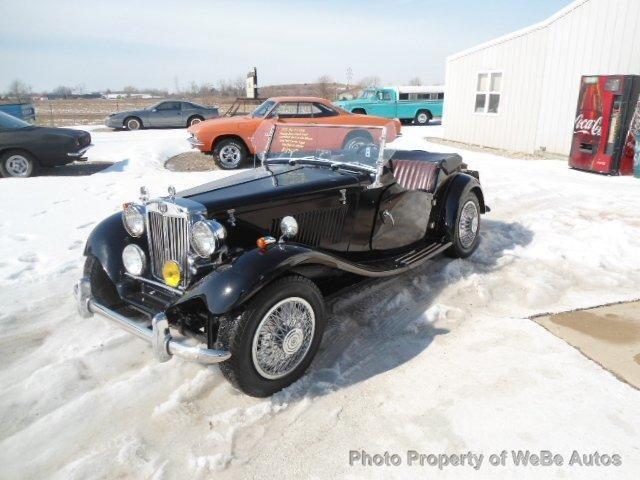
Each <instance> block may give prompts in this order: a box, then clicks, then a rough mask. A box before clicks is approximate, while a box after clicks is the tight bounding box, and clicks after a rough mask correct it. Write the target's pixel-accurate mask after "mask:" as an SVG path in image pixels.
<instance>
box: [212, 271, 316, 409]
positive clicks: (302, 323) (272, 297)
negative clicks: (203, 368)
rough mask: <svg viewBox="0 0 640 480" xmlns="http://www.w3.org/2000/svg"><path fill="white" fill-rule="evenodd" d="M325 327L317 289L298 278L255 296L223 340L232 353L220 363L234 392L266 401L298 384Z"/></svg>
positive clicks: (229, 325)
mask: <svg viewBox="0 0 640 480" xmlns="http://www.w3.org/2000/svg"><path fill="white" fill-rule="evenodd" d="M324 327H325V313H324V301H323V299H322V294H321V293H320V290H318V287H317V286H316V285H315V284H314V283H313V282H312V281H310V280H309V279H307V278H305V277H301V276H299V275H292V276H288V277H284V278H282V279H280V280H277V281H275V282H274V283H272V284H271V285H269V286H267V287H266V288H265V289H264V290H263V291H262V292H260V293H259V294H258V295H256V296H255V297H254V298H253V299H252V300H250V301H249V303H248V304H247V306H246V309H245V310H244V311H243V312H242V313H241V314H240V315H239V316H238V317H236V318H235V319H234V320H229V322H228V323H225V324H223V325H221V327H220V332H219V335H218V337H219V339H220V341H221V342H222V344H223V345H224V346H225V347H226V348H229V350H230V351H231V358H230V359H229V360H227V361H226V362H224V363H221V364H220V369H221V370H222V373H223V375H224V376H225V377H226V378H227V380H229V381H230V382H231V383H232V384H233V385H234V386H235V387H236V388H238V389H240V390H242V391H243V392H244V393H246V394H248V395H251V396H254V397H267V396H269V395H272V394H274V393H276V392H277V391H279V390H282V389H283V388H285V387H287V386H289V385H291V384H292V383H293V382H295V381H296V380H298V379H299V378H300V377H301V376H302V375H303V374H304V372H305V371H306V369H307V368H308V367H309V365H310V364H311V361H312V360H313V357H314V356H315V354H316V352H317V351H318V347H319V346H320V342H321V340H322V334H323V332H324Z"/></svg>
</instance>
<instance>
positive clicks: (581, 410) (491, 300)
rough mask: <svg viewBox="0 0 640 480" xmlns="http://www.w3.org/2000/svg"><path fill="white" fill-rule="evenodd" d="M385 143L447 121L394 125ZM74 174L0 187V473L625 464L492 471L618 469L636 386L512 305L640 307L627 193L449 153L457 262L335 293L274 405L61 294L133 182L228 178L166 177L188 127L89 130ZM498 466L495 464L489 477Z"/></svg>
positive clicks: (622, 183) (391, 471) (635, 194)
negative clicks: (477, 462) (467, 253)
mask: <svg viewBox="0 0 640 480" xmlns="http://www.w3.org/2000/svg"><path fill="white" fill-rule="evenodd" d="M404 132H405V134H404V136H403V137H402V138H401V139H399V140H398V141H396V142H395V145H393V146H394V147H398V148H425V149H430V150H435V151H438V150H440V151H453V150H452V149H450V148H447V147H443V146H441V145H434V144H429V143H427V142H425V141H424V140H423V138H424V137H425V136H427V135H428V136H437V135H438V134H439V132H440V127H438V126H434V127H426V128H423V127H406V128H405V129H404ZM93 136H94V143H95V147H94V148H93V149H92V150H90V161H111V162H115V163H114V166H113V167H110V168H109V169H107V170H105V171H103V172H100V173H97V174H94V175H91V176H85V177H60V176H49V177H36V178H32V179H27V180H13V179H3V180H1V181H0V185H1V186H0V227H1V228H0V251H2V252H3V255H2V257H1V259H0V288H1V290H0V292H1V293H0V295H1V297H0V299H1V300H2V305H3V308H2V310H1V311H0V349H1V351H2V354H3V366H2V368H1V369H0V384H1V385H2V386H3V388H2V390H1V391H0V424H1V425H2V429H0V461H1V464H2V475H0V476H2V477H3V478H43V477H46V478H64V479H73V478H88V477H91V478H94V477H110V478H111V477H118V476H122V477H128V478H145V477H147V478H183V477H185V476H190V477H193V478H206V477H209V476H215V475H220V474H224V475H225V476H229V477H231V476H238V477H244V478H251V477H259V476H269V477H279V478H280V477H282V478H303V477H306V476H307V475H308V474H314V475H315V476H318V477H323V478H335V477H336V476H340V475H353V476H356V477H367V478H368V477H372V476H373V477H378V478H381V477H388V476H406V475H413V476H418V475H420V476H424V475H427V476H435V475H438V476H444V477H448V478H459V477H461V476H464V477H466V476H468V475H470V472H471V471H472V468H471V467H453V466H450V467H448V468H444V469H443V470H442V471H440V470H438V469H437V467H435V468H434V467H429V466H426V467H407V466H406V465H405V462H403V465H402V466H400V467H363V466H361V465H360V464H358V465H354V466H350V465H349V460H348V459H349V451H350V450H363V449H364V450H366V451H367V452H369V453H371V454H375V453H382V454H384V452H385V451H388V452H390V453H398V454H401V455H402V456H403V457H405V456H406V452H407V450H411V449H413V450H417V451H419V452H421V453H426V454H429V453H433V454H436V455H437V454H441V453H449V454H451V453H466V452H468V451H471V452H475V453H482V454H484V455H485V457H488V455H490V454H492V453H500V452H501V451H502V450H503V449H508V450H512V449H529V450H531V451H539V450H542V449H546V450H551V451H552V452H554V453H559V454H561V455H563V456H564V458H565V459H568V458H569V457H570V455H571V453H572V452H573V450H578V451H579V452H580V453H585V454H589V453H593V452H595V451H598V452H599V453H600V454H604V453H608V454H613V453H617V454H620V455H621V458H622V465H621V466H620V467H590V468H589V467H583V468H580V467H575V466H574V467H568V466H563V467H537V468H535V467H529V468H523V467H519V468H517V467H513V466H507V467H492V466H490V465H489V464H488V461H487V460H486V459H485V462H484V464H483V465H482V467H481V468H480V470H479V471H478V472H477V474H478V475H480V476H481V477H490V476H495V475H496V473H498V474H502V475H506V476H511V477H513V476H515V475H518V476H519V477H528V478H540V477H541V476H544V477H552V476H558V477H566V476H580V477H581V478H589V477H591V478H602V477H605V476H610V477H615V478H624V477H626V478H632V476H634V474H637V471H638V470H639V469H640V460H639V455H638V454H639V451H638V446H637V445H638V442H637V440H638V434H639V432H638V429H639V427H638V425H640V409H639V407H638V405H640V394H639V393H638V392H637V391H636V390H634V389H632V388H631V387H629V386H628V385H626V384H624V383H621V382H619V381H618V380H616V379H615V378H614V377H613V376H612V375H610V374H609V373H607V372H606V371H604V370H602V369H601V368H600V367H599V366H598V365H596V364H595V363H593V362H591V361H590V360H588V359H586V358H585V357H583V356H582V355H581V354H579V353H578V352H577V351H576V350H575V349H573V348H571V347H570V346H568V345H567V344H565V343H564V342H563V341H561V340H559V339H557V338H556V337H554V336H552V335H551V334H549V333H548V332H547V331H546V330H544V329H542V328H541V327H539V326H538V325H537V324H534V323H533V322H531V321H529V320H526V317H527V316H529V315H531V314H535V313H541V312H548V311H559V310H564V309H569V308H576V307H584V306H590V305H595V304H600V303H604V302H611V301H621V300H627V299H632V298H636V297H637V296H638V293H637V292H638V285H640V254H639V253H638V252H640V217H639V216H638V213H637V212H638V210H637V205H638V204H640V188H639V187H640V184H639V183H638V181H637V180H635V179H632V178H616V177H603V176H598V175H592V174H587V173H581V172H576V171H572V170H569V169H568V168H567V166H566V163H565V162H562V161H554V160H544V161H530V160H517V159H509V158H504V157H499V156H496V155H491V154H487V153H476V152H467V151H463V152H461V153H462V155H463V157H464V159H465V161H466V162H467V163H468V164H469V165H470V167H471V168H474V169H477V170H479V171H480V172H481V179H482V183H483V186H484V189H485V193H486V196H487V198H486V200H487V203H488V204H489V205H490V206H491V208H492V212H491V213H490V214H489V215H487V216H485V217H484V219H483V225H482V244H481V246H480V248H479V250H478V252H477V253H476V254H474V255H473V256H472V257H471V258H469V259H467V260H454V261H452V260H450V259H446V258H439V259H437V260H435V261H433V262H431V263H429V264H426V265H424V266H423V267H421V268H419V269H417V270H415V271H413V272H411V273H409V274H406V275H403V276H400V277H395V278H391V279H383V280H366V281H364V282H363V283H362V284H360V285H358V286H356V287H355V288H353V289H352V290H351V291H349V292H346V293H344V294H342V295H340V296H338V297H336V298H334V299H332V300H331V301H330V303H329V308H328V311H329V323H330V326H329V328H328V330H327V332H326V335H325V338H324V341H323V344H322V347H321V350H320V352H319V355H318V357H317V358H316V360H315V361H314V363H313V365H312V367H311V369H310V370H309V372H308V374H307V375H306V376H305V377H304V378H303V379H301V380H300V381H299V382H297V383H296V384H294V385H292V386H291V387H290V388H288V389H286V390H284V391H282V392H280V393H278V394H276V395H275V396H273V397H272V398H269V399H253V398H249V397H246V396H244V395H242V394H240V393H238V392H236V391H235V390H234V389H233V388H232V387H231V386H230V385H228V384H227V383H226V382H225V381H224V380H223V378H222V376H221V374H220V373H219V372H218V370H217V367H210V368H206V367H203V366H200V365H195V364H189V363H186V362H182V361H180V360H178V359H173V360H171V361H170V362H167V363H165V364H157V363H155V362H154V361H153V359H152V356H151V352H150V349H149V347H148V346H147V345H146V344H145V343H143V342H142V341H140V340H138V339H135V338H133V337H132V336H131V335H129V334H127V333H124V332H122V331H121V330H119V329H118V328H116V327H115V326H112V325H110V324H107V322H106V321H104V320H101V319H99V318H92V319H88V320H85V319H81V318H80V317H79V316H78V315H77V314H76V313H75V306H74V302H73V298H72V296H71V288H72V285H73V283H74V282H75V281H76V280H77V278H78V277H79V276H80V274H81V268H82V262H83V258H82V249H83V244H84V241H85V240H86V237H87V236H88V234H89V233H90V231H91V229H92V227H93V226H94V225H95V223H96V222H98V221H99V220H100V219H102V218H103V217H105V216H107V215H109V214H111V213H113V212H115V211H117V210H118V209H119V208H120V206H121V204H122V203H123V202H125V201H130V200H132V199H135V198H136V197H137V191H138V188H139V187H140V186H141V185H143V184H144V185H147V186H148V187H150V189H151V193H152V194H161V193H163V192H164V191H166V190H165V189H166V187H167V186H168V185H170V184H171V185H175V186H176V187H177V188H178V189H181V188H186V187H189V186H193V185H197V184H201V183H203V182H206V181H209V180H211V179H214V178H217V177H220V176H221V175H225V173H223V172H218V171H212V172H205V173H176V172H170V171H167V170H165V169H163V167H162V164H163V162H164V160H165V159H166V158H167V157H168V156H170V155H173V154H176V153H180V152H182V151H186V150H188V145H187V144H186V142H185V137H186V133H185V131H184V130H162V131H141V132H112V133H111V132H105V133H103V132H95V133H94V134H93ZM496 468H499V470H496Z"/></svg>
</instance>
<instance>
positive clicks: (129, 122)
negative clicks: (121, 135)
mask: <svg viewBox="0 0 640 480" xmlns="http://www.w3.org/2000/svg"><path fill="white" fill-rule="evenodd" d="M123 124H124V128H126V129H127V130H140V129H141V128H142V120H140V119H139V118H136V117H129V118H127V119H126V120H125V121H124V123H123Z"/></svg>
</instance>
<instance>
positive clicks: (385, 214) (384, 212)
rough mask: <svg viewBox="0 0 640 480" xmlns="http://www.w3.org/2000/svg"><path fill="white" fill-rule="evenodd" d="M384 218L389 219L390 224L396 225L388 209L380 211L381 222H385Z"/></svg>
mask: <svg viewBox="0 0 640 480" xmlns="http://www.w3.org/2000/svg"><path fill="white" fill-rule="evenodd" d="M386 218H388V219H389V220H391V226H393V227H395V226H396V222H395V220H394V219H393V215H391V212H389V210H384V211H383V212H382V223H387V221H386V220H385V219H386Z"/></svg>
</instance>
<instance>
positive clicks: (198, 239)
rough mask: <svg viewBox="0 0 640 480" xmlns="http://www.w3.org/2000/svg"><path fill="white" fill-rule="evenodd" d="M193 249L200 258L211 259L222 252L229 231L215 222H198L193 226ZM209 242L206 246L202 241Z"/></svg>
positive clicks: (191, 237) (191, 235)
mask: <svg viewBox="0 0 640 480" xmlns="http://www.w3.org/2000/svg"><path fill="white" fill-rule="evenodd" d="M189 236H190V240H191V242H190V243H191V249H192V250H193V252H194V253H195V254H196V255H197V256H198V257H200V258H209V257H211V256H213V255H214V254H215V253H216V252H217V251H219V250H220V247H221V246H222V243H223V242H224V240H225V238H226V237H227V230H226V229H225V228H224V226H223V225H222V224H221V223H219V222H216V221H215V220H198V221H196V222H194V224H193V225H192V226H191V233H190V235H189ZM203 240H205V241H207V242H208V245H207V244H204V243H203V242H202V241H203Z"/></svg>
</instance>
